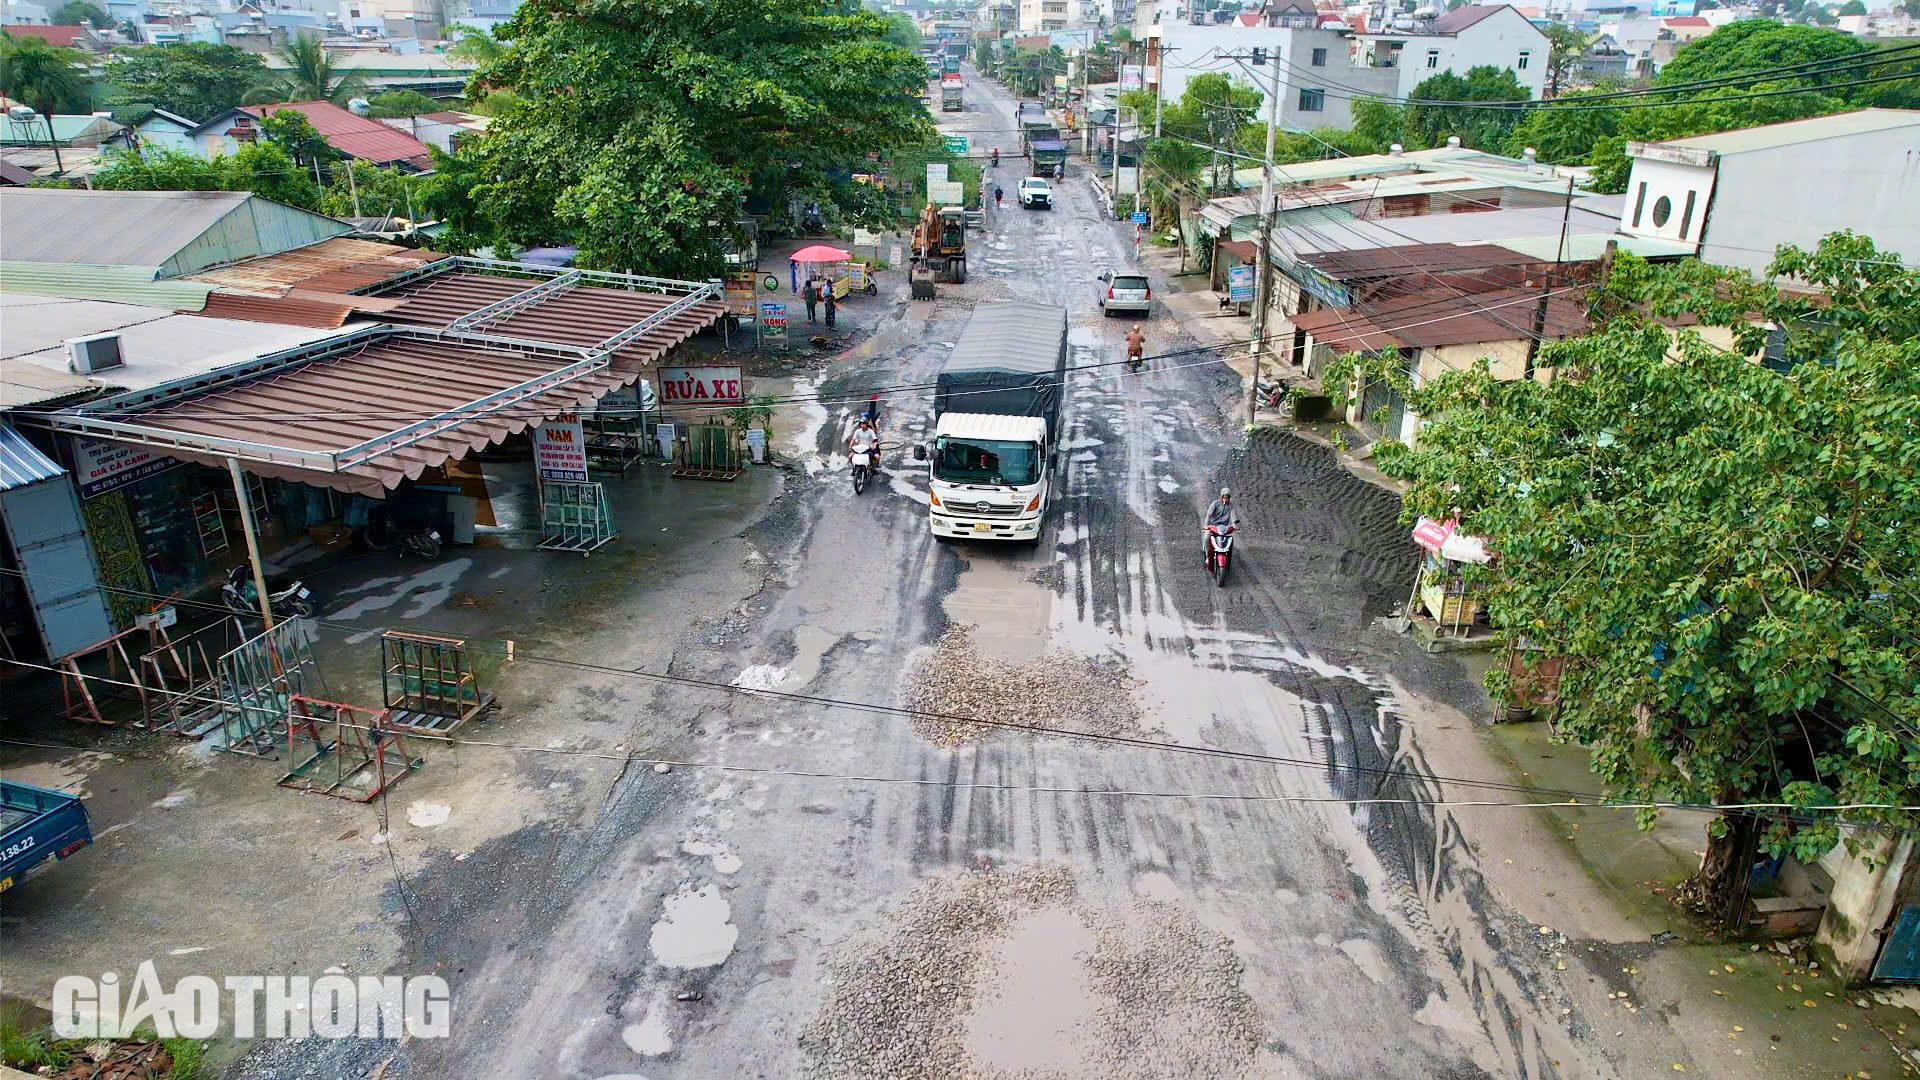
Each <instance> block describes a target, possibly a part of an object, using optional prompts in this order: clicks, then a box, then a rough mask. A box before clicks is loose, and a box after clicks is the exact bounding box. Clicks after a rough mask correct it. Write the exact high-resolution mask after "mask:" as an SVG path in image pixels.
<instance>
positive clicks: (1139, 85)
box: [1120, 64, 1146, 90]
mask: <svg viewBox="0 0 1920 1080" xmlns="http://www.w3.org/2000/svg"><path fill="white" fill-rule="evenodd" d="M1142 70H1143V65H1140V64H1121V65H1120V89H1122V90H1141V89H1145V87H1146V82H1145V81H1144V79H1143V78H1142V77H1141V74H1140V72H1141V71H1142Z"/></svg>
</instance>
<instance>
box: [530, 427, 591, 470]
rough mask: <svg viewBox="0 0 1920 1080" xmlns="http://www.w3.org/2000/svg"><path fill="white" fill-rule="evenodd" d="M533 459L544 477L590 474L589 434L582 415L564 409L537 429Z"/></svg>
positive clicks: (534, 435) (534, 434)
mask: <svg viewBox="0 0 1920 1080" xmlns="http://www.w3.org/2000/svg"><path fill="white" fill-rule="evenodd" d="M533 462H534V465H535V466H537V467H538V468H539V470H540V479H542V480H580V481H584V480H586V478H587V436H586V434H585V433H584V432H583V431H581V429H580V418H579V417H578V416H576V415H574V414H573V413H562V414H560V415H559V416H556V417H554V418H553V419H551V420H545V421H542V422H541V423H540V424H539V426H537V427H535V428H534V429H533Z"/></svg>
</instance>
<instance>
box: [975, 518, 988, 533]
mask: <svg viewBox="0 0 1920 1080" xmlns="http://www.w3.org/2000/svg"><path fill="white" fill-rule="evenodd" d="M973 531H974V532H992V531H993V526H991V525H989V524H987V523H986V522H984V521H982V522H980V523H978V524H976V525H975V526H974V527H973Z"/></svg>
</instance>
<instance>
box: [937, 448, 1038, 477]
mask: <svg viewBox="0 0 1920 1080" xmlns="http://www.w3.org/2000/svg"><path fill="white" fill-rule="evenodd" d="M933 476H934V479H936V480H944V481H945V482H947V483H949V484H995V485H1001V486H1007V487H1025V486H1026V485H1028V484H1032V483H1037V482H1038V481H1039V479H1040V454H1039V447H1038V446H1036V445H1034V444H1033V443H1030V442H1006V441H1003V440H1000V439H962V438H956V437H953V436H943V437H942V438H941V439H940V440H939V442H937V443H935V444H934V450H933Z"/></svg>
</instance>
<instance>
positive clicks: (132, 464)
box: [73, 436, 180, 499]
mask: <svg viewBox="0 0 1920 1080" xmlns="http://www.w3.org/2000/svg"><path fill="white" fill-rule="evenodd" d="M178 464H180V459H179V458H170V457H166V456H164V455H162V454H158V453H155V452H154V451H153V450H152V449H150V448H148V447H145V446H130V445H128V444H126V443H116V442H102V441H100V440H99V439H89V438H85V437H81V436H76V437H75V438H74V440H73V466H74V470H73V471H74V473H75V474H76V476H75V479H76V480H78V481H79V482H80V497H81V498H83V499H91V498H93V497H94V496H95V495H104V494H106V493H107V492H109V491H112V490H114V489H115V488H122V487H126V486H127V485H128V484H131V483H133V482H134V481H135V480H144V479H146V478H147V477H149V476H152V475H153V474H155V473H162V472H166V471H167V470H168V469H171V468H173V467H174V466H175V465H178Z"/></svg>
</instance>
